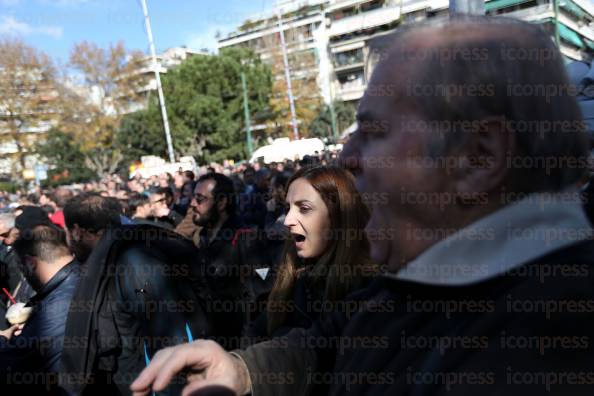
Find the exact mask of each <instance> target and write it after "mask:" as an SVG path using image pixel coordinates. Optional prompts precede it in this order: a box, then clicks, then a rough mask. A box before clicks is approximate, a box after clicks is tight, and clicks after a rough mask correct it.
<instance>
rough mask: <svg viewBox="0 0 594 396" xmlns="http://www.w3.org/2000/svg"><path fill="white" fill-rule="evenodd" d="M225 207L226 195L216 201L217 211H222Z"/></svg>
mask: <svg viewBox="0 0 594 396" xmlns="http://www.w3.org/2000/svg"><path fill="white" fill-rule="evenodd" d="M226 207H227V197H223V198H221V199H220V200H219V201H218V202H217V209H218V211H219V212H224V211H225V208H226Z"/></svg>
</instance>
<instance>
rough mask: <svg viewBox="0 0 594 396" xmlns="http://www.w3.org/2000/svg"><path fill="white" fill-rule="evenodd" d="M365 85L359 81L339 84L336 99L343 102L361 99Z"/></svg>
mask: <svg viewBox="0 0 594 396" xmlns="http://www.w3.org/2000/svg"><path fill="white" fill-rule="evenodd" d="M366 87H367V86H366V84H365V83H363V82H362V81H361V80H355V81H350V82H348V83H344V84H339V85H338V89H337V91H336V96H337V99H339V100H342V101H344V102H348V101H351V100H358V99H361V97H362V96H363V93H364V92H365V88H366Z"/></svg>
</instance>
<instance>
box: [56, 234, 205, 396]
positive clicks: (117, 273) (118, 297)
mask: <svg viewBox="0 0 594 396" xmlns="http://www.w3.org/2000/svg"><path fill="white" fill-rule="evenodd" d="M197 254H198V253H197V251H196V248H195V247H194V245H193V244H192V242H191V241H189V240H186V239H185V238H182V237H181V236H179V235H177V234H175V233H174V232H172V231H169V230H165V229H162V228H159V227H155V226H150V225H127V226H119V227H113V228H110V229H108V230H106V231H105V232H104V235H103V236H102V239H101V240H100V242H99V244H98V246H97V247H95V249H94V250H93V252H92V253H91V255H90V256H89V258H88V259H87V260H86V261H85V263H84V265H83V275H82V276H81V282H80V284H79V287H78V289H77V291H76V294H75V297H74V299H73V302H72V304H71V306H70V312H69V314H68V323H67V328H66V337H67V338H68V339H70V340H78V342H72V343H71V345H69V347H68V348H64V353H63V356H62V376H61V379H60V380H61V383H60V385H61V386H62V387H63V388H64V389H65V390H66V391H67V392H68V393H69V394H85V395H90V394H116V395H117V394H128V393H129V385H130V383H131V382H132V381H133V380H134V379H135V377H136V376H137V375H138V374H139V373H140V371H141V370H142V369H143V368H144V367H145V366H146V364H147V361H148V360H150V359H151V358H152V356H153V355H154V354H155V353H156V352H157V351H158V350H159V349H161V348H164V347H167V346H171V345H175V344H179V343H183V342H188V341H189V340H190V339H193V338H196V339H197V338H204V337H207V336H209V335H210V332H209V321H208V318H207V317H206V316H205V315H204V311H203V308H202V306H201V305H200V304H201V301H200V300H199V299H198V297H197V296H196V294H195V293H194V291H193V290H192V288H191V282H190V281H189V279H190V277H191V272H192V271H191V268H190V266H191V265H192V261H193V260H196V257H197ZM196 283H197V282H196ZM174 388H175V387H171V388H169V389H168V393H173V394H176V393H177V390H175V389H174Z"/></svg>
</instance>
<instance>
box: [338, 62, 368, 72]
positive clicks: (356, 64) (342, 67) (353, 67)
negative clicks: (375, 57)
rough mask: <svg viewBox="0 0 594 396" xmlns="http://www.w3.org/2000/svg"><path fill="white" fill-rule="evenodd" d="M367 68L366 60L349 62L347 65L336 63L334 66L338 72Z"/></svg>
mask: <svg viewBox="0 0 594 396" xmlns="http://www.w3.org/2000/svg"><path fill="white" fill-rule="evenodd" d="M364 68H365V62H363V61H361V62H353V63H347V64H345V65H335V66H334V72H336V73H337V74H338V73H347V72H353V71H356V70H363V69H364Z"/></svg>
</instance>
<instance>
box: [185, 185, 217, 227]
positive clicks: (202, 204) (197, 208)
mask: <svg viewBox="0 0 594 396" xmlns="http://www.w3.org/2000/svg"><path fill="white" fill-rule="evenodd" d="M215 185H216V182H215V181H214V180H205V181H202V182H200V183H198V184H196V188H195V189H194V197H193V198H192V203H191V206H192V209H193V210H194V218H193V219H192V220H193V221H194V224H196V225H197V226H201V227H209V226H211V225H214V224H215V223H216V222H217V221H218V220H219V218H220V213H219V211H218V209H217V205H216V203H215V200H214V197H213V194H212V190H213V189H214V187H215Z"/></svg>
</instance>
